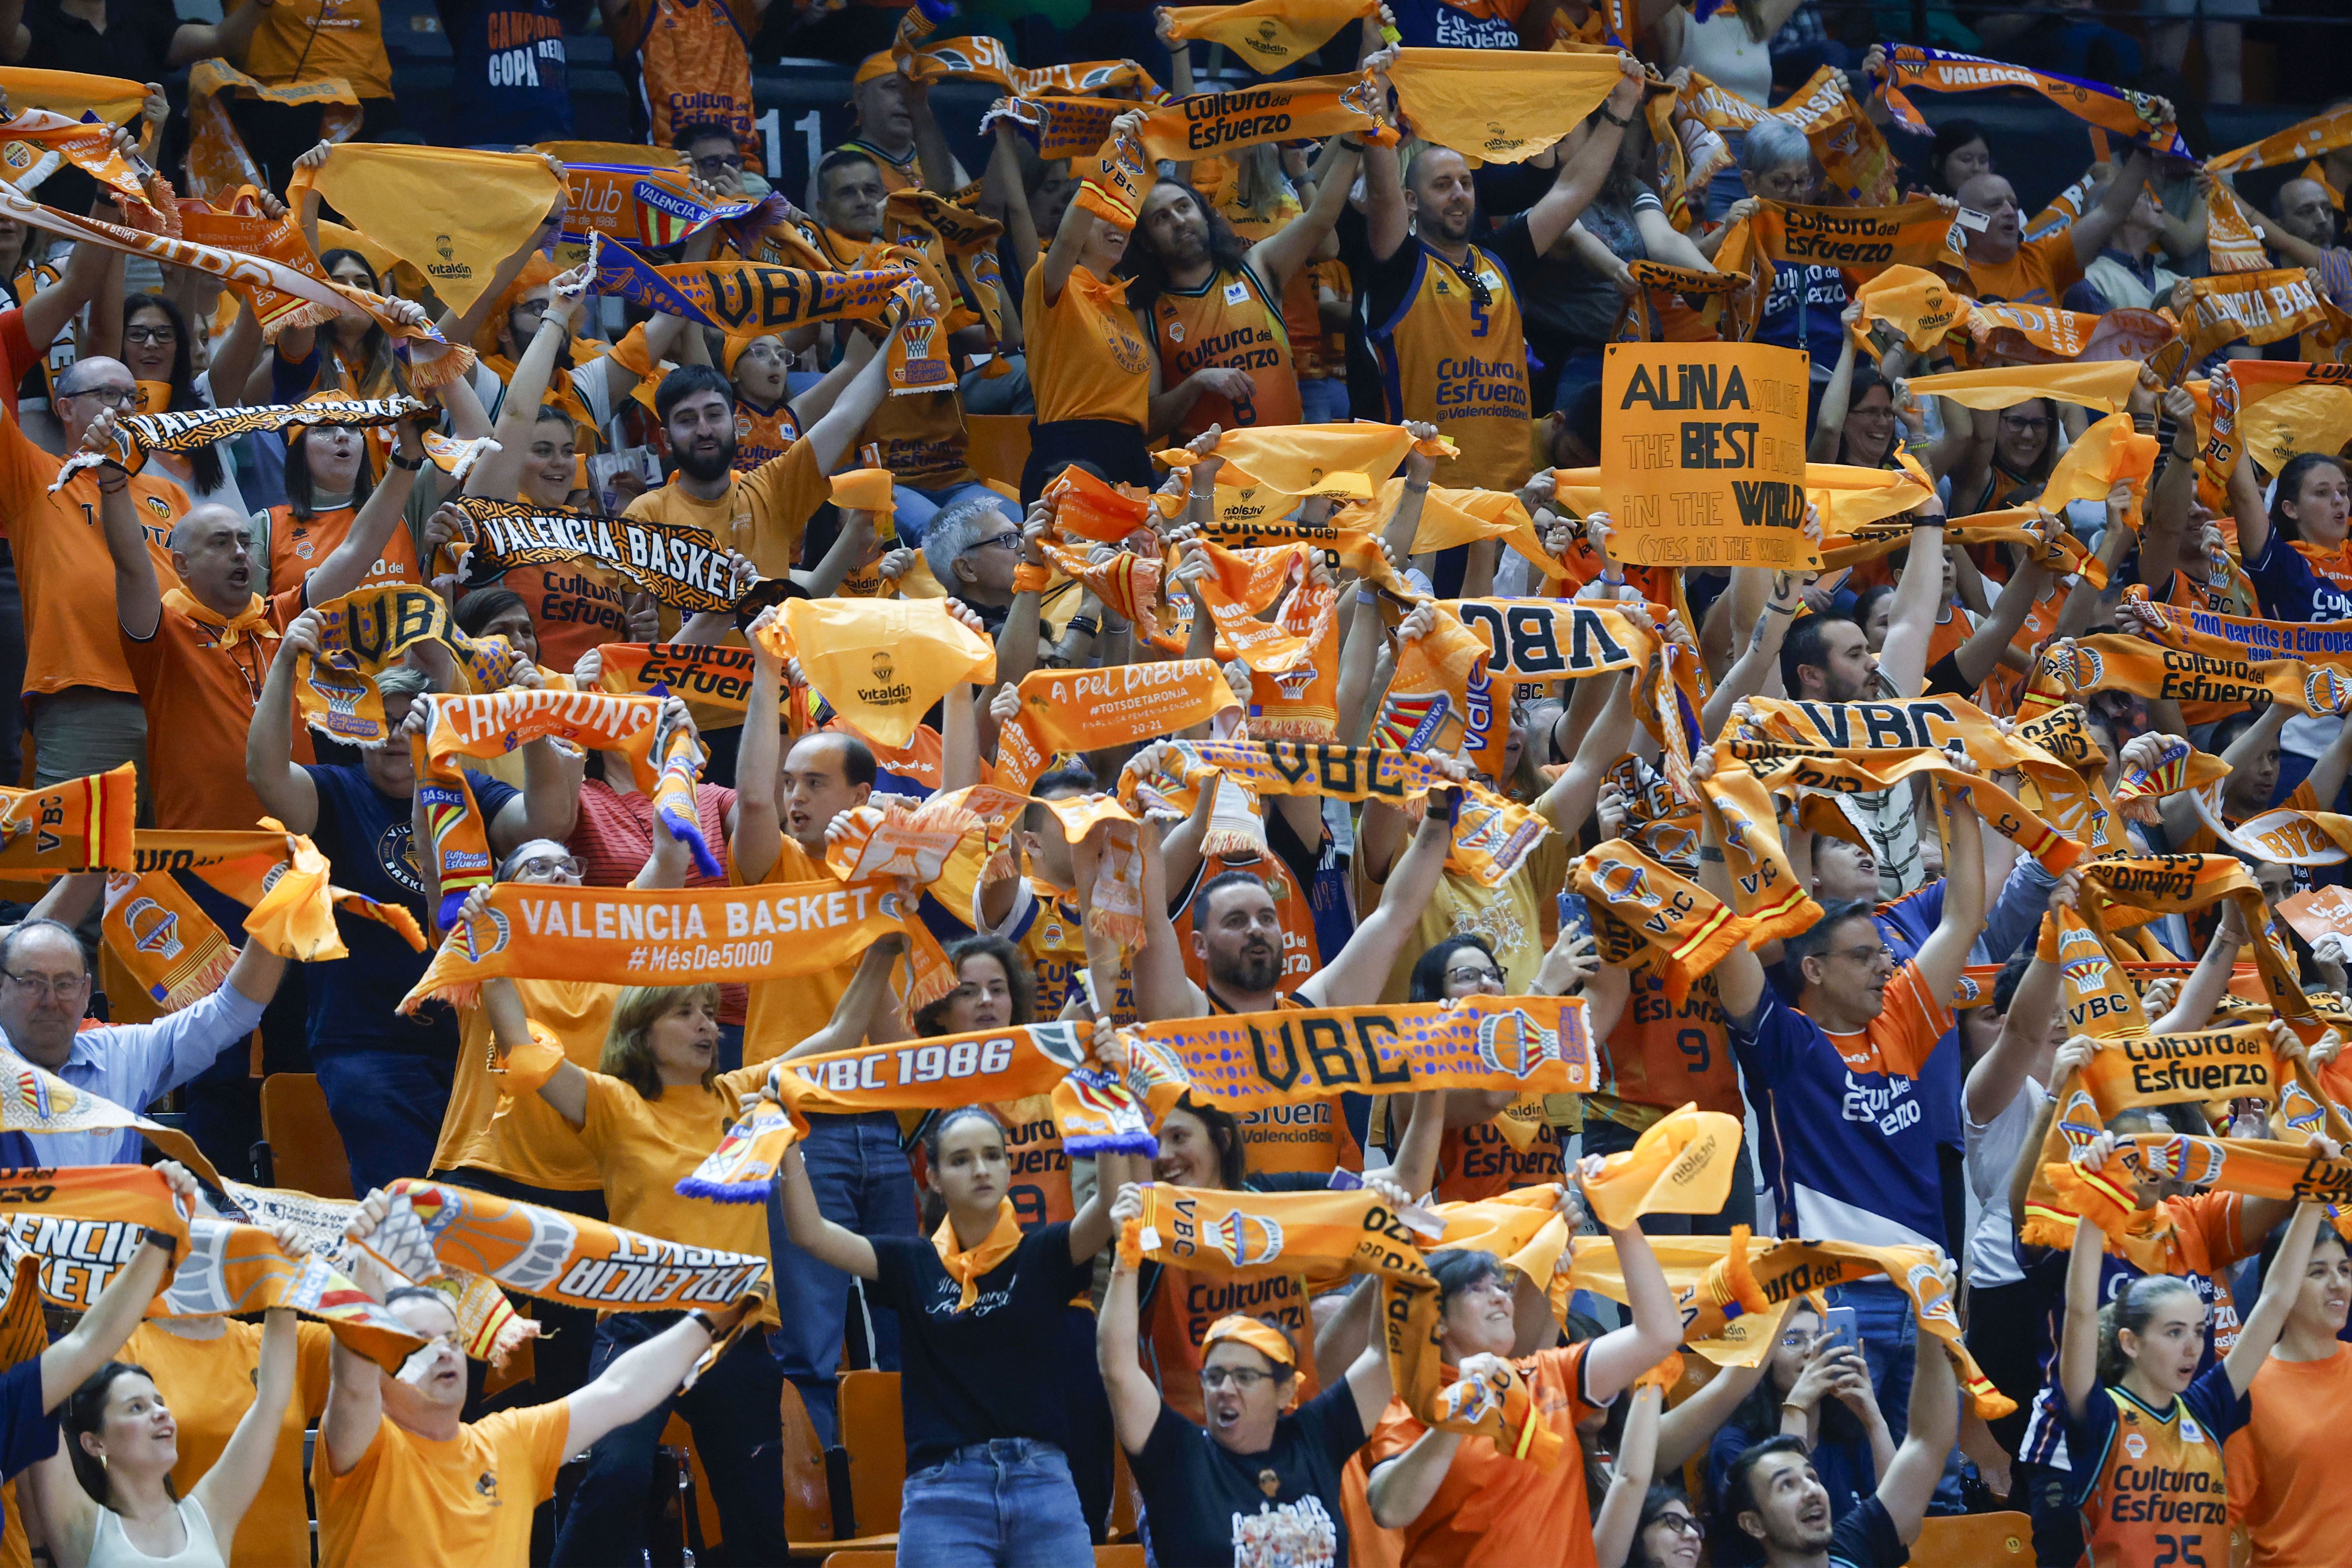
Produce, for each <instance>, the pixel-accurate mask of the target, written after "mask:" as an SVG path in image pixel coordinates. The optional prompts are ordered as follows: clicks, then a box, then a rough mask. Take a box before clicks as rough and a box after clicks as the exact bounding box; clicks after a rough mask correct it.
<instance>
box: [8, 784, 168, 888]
mask: <svg viewBox="0 0 2352 1568" xmlns="http://www.w3.org/2000/svg"><path fill="white" fill-rule="evenodd" d="M138 795H139V781H138V774H137V770H136V769H134V768H133V767H132V766H131V764H130V763H123V764H122V765H121V767H119V768H115V769H113V770H112V771H110V772H108V773H91V774H89V775H87V776H86V777H82V778H78V779H67V780H65V781H64V782H63V783H61V784H49V785H47V786H46V787H43V788H40V789H0V877H6V878H15V879H26V878H43V879H47V878H50V877H62V876H66V875H68V874H70V873H72V872H76V871H128V870H130V869H131V839H132V836H133V832H134V826H133V823H132V820H131V819H132V817H133V816H136V815H137V812H138V804H139V802H138Z"/></svg>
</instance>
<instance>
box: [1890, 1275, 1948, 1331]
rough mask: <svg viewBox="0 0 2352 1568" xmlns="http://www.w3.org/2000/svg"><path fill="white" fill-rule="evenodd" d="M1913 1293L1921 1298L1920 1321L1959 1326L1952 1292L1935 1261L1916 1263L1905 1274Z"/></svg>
mask: <svg viewBox="0 0 2352 1568" xmlns="http://www.w3.org/2000/svg"><path fill="white" fill-rule="evenodd" d="M1904 1279H1905V1281H1906V1283H1907V1284H1908V1285H1909V1286H1910V1288H1911V1293H1912V1294H1913V1295H1914V1296H1916V1297H1917V1298H1918V1300H1919V1321H1921V1322H1922V1323H1935V1322H1943V1323H1949V1324H1951V1325H1952V1326H1953V1327H1955V1328H1957V1327H1958V1326H1959V1321H1960V1320H1959V1318H1958V1315H1957V1314H1955V1313H1954V1312H1953V1310H1952V1292H1951V1291H1950V1289H1948V1288H1947V1287H1946V1286H1945V1284H1944V1276H1943V1273H1942V1271H1941V1270H1939V1269H1938V1268H1937V1267H1936V1266H1935V1265H1934V1264H1933V1263H1915V1264H1913V1265H1912V1266H1911V1268H1910V1269H1909V1271H1908V1272H1907V1273H1906V1274H1905V1275H1904Z"/></svg>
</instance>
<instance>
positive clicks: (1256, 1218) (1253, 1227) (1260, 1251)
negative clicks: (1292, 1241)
mask: <svg viewBox="0 0 2352 1568" xmlns="http://www.w3.org/2000/svg"><path fill="white" fill-rule="evenodd" d="M1201 1239H1202V1241H1205V1242H1207V1243H1208V1244H1209V1245H1210V1246H1211V1247H1214V1248H1216V1250H1217V1252H1218V1253H1219V1255H1220V1256H1222V1257H1223V1258H1224V1259H1225V1261H1226V1262H1228V1263H1230V1264H1232V1265H1233V1266H1234V1268H1252V1267H1254V1266H1255V1265H1257V1264H1261V1263H1271V1262H1273V1261H1274V1260H1275V1259H1276V1258H1279V1257H1281V1256H1282V1226H1279V1225H1277V1224H1276V1223H1275V1222H1274V1221H1273V1220H1270V1219H1267V1218H1265V1216H1264V1215H1245V1214H1244V1213H1242V1212H1241V1211H1240V1210H1239V1209H1234V1210H1233V1211H1231V1212H1230V1213H1228V1214H1227V1215H1225V1217H1224V1218H1223V1219H1213V1220H1211V1221H1209V1222H1208V1223H1207V1224H1205V1225H1203V1226H1202V1227H1201Z"/></svg>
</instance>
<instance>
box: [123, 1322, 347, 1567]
mask: <svg viewBox="0 0 2352 1568" xmlns="http://www.w3.org/2000/svg"><path fill="white" fill-rule="evenodd" d="M223 1321H224V1323H225V1325H226V1328H227V1332H226V1334H225V1335H223V1336H222V1337H221V1338H219V1339H216V1340H192V1339H188V1338H185V1337H184V1336H182V1335H179V1334H175V1333H173V1332H172V1331H170V1330H169V1329H166V1328H163V1327H161V1326H160V1325H158V1324H156V1323H155V1322H153V1321H148V1322H143V1323H141V1324H140V1325H139V1326H138V1327H137V1328H136V1329H133V1330H132V1331H131V1338H130V1341H129V1342H127V1343H125V1344H124V1345H123V1347H122V1348H121V1350H120V1351H117V1352H115V1356H114V1359H115V1360H117V1361H120V1362H128V1363H131V1364H132V1365H134V1366H142V1367H145V1368H146V1369H147V1375H148V1376H149V1377H151V1378H152V1379H154V1381H155V1391H156V1392H157V1393H158V1394H162V1395H163V1403H164V1404H166V1405H170V1406H171V1409H172V1415H173V1420H174V1422H176V1423H177V1425H178V1426H179V1428H180V1459H179V1462H178V1463H177V1464H175V1465H173V1467H172V1481H173V1485H175V1486H176V1487H178V1489H179V1492H180V1495H181V1496H182V1497H186V1496H187V1495H188V1492H189V1490H190V1489H192V1488H194V1486H195V1484H196V1483H197V1482H198V1481H200V1480H203V1479H205V1471H207V1470H209V1469H211V1468H213V1466H214V1465H215V1464H216V1463H218V1462H219V1460H220V1457H221V1453H222V1451H223V1450H224V1449H226V1447H228V1440H229V1439H230V1438H231V1437H233V1436H236V1424H237V1423H238V1422H239V1421H242V1420H244V1419H245V1413H246V1412H247V1410H250V1409H251V1408H252V1407H253V1398H254V1386H255V1382H254V1380H255V1374H256V1373H257V1370H258V1369H259V1367H260V1365H261V1325H260V1324H259V1323H247V1322H241V1321H238V1320H236V1319H235V1318H228V1319H225V1320H223ZM295 1336H296V1337H295V1359H294V1397H293V1398H291V1399H289V1400H288V1401H287V1402H286V1414H285V1415H283V1416H281V1417H280V1418H279V1420H278V1447H276V1448H275V1449H273V1450H272V1451H271V1453H270V1456H269V1469H268V1473H267V1474H265V1475H264V1476H263V1477H262V1479H261V1490H260V1492H259V1493H257V1495H256V1496H255V1498H254V1500H253V1505H252V1506H251V1507H250V1508H248V1509H247V1510H246V1511H245V1518H244V1519H243V1520H242V1521H239V1522H238V1524H237V1527H236V1542H235V1544H234V1549H233V1550H232V1551H231V1552H230V1553H229V1555H230V1557H231V1558H232V1559H233V1560H234V1561H235V1562H236V1564H237V1568H247V1564H248V1563H249V1564H252V1568H310V1503H309V1500H307V1499H305V1498H304V1497H303V1495H302V1434H303V1431H304V1430H305V1429H306V1428H308V1427H310V1426H316V1425H317V1424H318V1420H319V1417H320V1415H321V1414H322V1413H323V1412H324V1411H325V1410H326V1408H327V1363H328V1356H329V1352H330V1351H331V1347H332V1346H333V1344H334V1335H333V1334H332V1333H331V1332H330V1331H328V1328H327V1326H326V1325H325V1324H324V1323H311V1322H304V1323H298V1324H297V1325H295Z"/></svg>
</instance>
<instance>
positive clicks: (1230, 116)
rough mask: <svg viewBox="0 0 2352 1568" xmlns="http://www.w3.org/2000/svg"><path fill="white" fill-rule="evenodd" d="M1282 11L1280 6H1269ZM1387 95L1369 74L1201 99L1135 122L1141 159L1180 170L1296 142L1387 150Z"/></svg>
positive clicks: (1390, 131)
mask: <svg viewBox="0 0 2352 1568" xmlns="http://www.w3.org/2000/svg"><path fill="white" fill-rule="evenodd" d="M1276 3H1278V4H1280V3H1286V0H1276ZM1387 106H1388V100H1387V95H1386V94H1384V93H1382V92H1381V91H1380V90H1379V89H1378V87H1377V85H1376V84H1375V83H1374V81H1373V79H1372V77H1371V73H1370V72H1369V71H1365V72H1360V73H1359V74H1357V75H1355V76H1315V77H1300V78H1297V79H1295V80H1291V81H1267V82H1258V83H1255V84H1253V85H1252V86H1249V87H1244V88H1237V89H1234V90H1233V91H1230V92H1203V93H1198V94H1195V95H1194V96H1192V97H1191V98H1187V99H1184V100H1181V101H1180V102H1176V103H1171V104H1170V105H1168V107H1166V108H1165V109H1155V110H1151V112H1150V113H1149V114H1146V115H1145V116H1144V117H1143V125H1142V128H1141V132H1140V134H1141V136H1142V140H1143V153H1144V156H1145V157H1147V158H1150V159H1160V158H1173V159H1176V160H1178V161H1179V162H1187V161H1192V160H1198V159H1202V158H1206V157H1210V156H1213V155H1214V154H1217V153H1234V152H1238V151H1240V150H1241V149H1242V148H1244V147H1255V146H1258V145H1260V144H1261V143H1264V142H1287V141H1291V140H1293V139H1295V138H1298V137H1318V138H1320V137H1325V136H1359V137H1361V138H1363V139H1364V140H1365V141H1367V142H1378V143H1380V144H1381V145H1383V146H1394V145H1395V144H1396V142H1397V132H1396V130H1395V128H1394V127H1392V126H1391V125H1390V124H1389V123H1388V116H1387V113H1386V112H1385V111H1386V109H1387Z"/></svg>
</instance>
